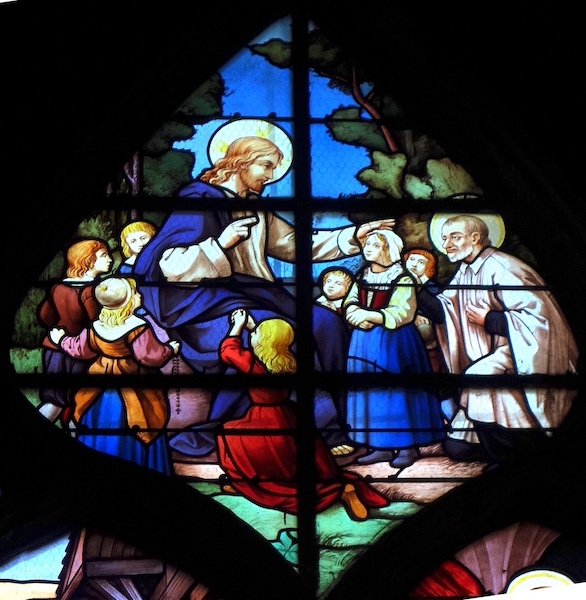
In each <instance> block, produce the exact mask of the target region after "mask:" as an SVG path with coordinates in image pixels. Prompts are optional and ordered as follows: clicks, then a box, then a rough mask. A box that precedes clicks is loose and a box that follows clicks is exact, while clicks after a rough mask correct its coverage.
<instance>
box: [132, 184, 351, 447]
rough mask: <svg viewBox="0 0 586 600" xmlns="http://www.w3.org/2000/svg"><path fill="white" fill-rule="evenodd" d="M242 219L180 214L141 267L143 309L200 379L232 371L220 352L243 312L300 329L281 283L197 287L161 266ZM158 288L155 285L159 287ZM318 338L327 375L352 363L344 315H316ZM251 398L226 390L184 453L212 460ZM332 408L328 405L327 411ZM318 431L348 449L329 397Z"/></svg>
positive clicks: (207, 191)
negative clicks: (175, 279) (229, 423)
mask: <svg viewBox="0 0 586 600" xmlns="http://www.w3.org/2000/svg"><path fill="white" fill-rule="evenodd" d="M179 196H180V197H187V198H226V197H227V195H226V194H225V193H224V192H223V191H222V189H221V188H220V187H218V186H214V185H210V184H207V183H205V182H202V181H194V182H192V183H190V184H189V185H187V186H186V187H185V188H183V190H181V191H180V192H179ZM233 220H234V218H233V216H232V214H231V213H230V212H229V211H183V210H182V211H174V212H172V213H171V214H170V215H169V216H168V217H167V219H166V221H165V222H164V223H163V224H162V225H161V227H160V228H159V230H158V231H157V232H156V234H155V235H154V236H153V238H152V239H151V240H150V242H149V243H148V244H147V245H146V246H145V247H144V248H143V250H142V251H141V252H140V254H139V255H138V257H137V260H136V263H135V265H134V276H135V277H136V279H137V282H138V284H139V289H140V292H141V294H142V298H143V306H144V307H145V309H146V310H147V312H148V313H149V314H150V315H152V316H153V317H154V319H155V320H156V321H157V322H158V323H159V324H160V325H161V327H163V328H164V329H166V330H167V331H168V332H169V335H170V336H171V337H172V338H174V339H177V340H179V341H180V342H181V354H182V356H183V358H184V359H185V361H186V362H187V363H188V364H189V365H190V366H191V367H192V368H193V369H194V370H195V371H196V372H200V373H210V374H223V373H225V372H226V371H227V366H226V365H225V364H223V363H222V361H221V360H220V359H219V355H218V348H219V347H220V343H221V341H222V339H223V338H224V336H225V334H226V330H227V326H228V325H229V321H228V317H229V315H230V313H231V312H232V311H233V310H235V309H237V308H246V309H247V310H248V311H249V312H250V313H251V315H252V316H253V317H254V319H255V320H256V322H259V321H261V320H263V319H267V318H272V317H280V318H283V319H285V320H287V321H289V322H290V323H291V324H292V325H293V327H295V300H294V297H293V296H292V295H291V294H290V293H289V292H288V291H287V290H286V289H285V288H284V287H282V286H280V285H279V284H278V283H274V282H268V281H266V280H264V279H261V278H258V277H254V276H251V275H243V274H240V273H236V274H233V275H231V276H230V277H229V278H216V279H210V280H205V281H203V282H202V283H200V284H199V285H197V286H193V287H191V286H180V285H176V284H174V283H169V282H168V281H167V280H166V279H165V277H164V275H163V274H162V272H161V269H160V267H159V261H160V259H161V257H162V255H163V253H164V252H165V250H167V249H169V248H174V247H187V246H192V245H194V244H198V243H200V242H202V241H203V240H206V239H208V238H210V237H211V238H214V239H217V238H218V236H219V235H220V234H221V232H222V231H223V230H224V229H225V228H226V227H227V226H228V225H229V224H230V223H231V222H232V221H233ZM153 284H154V285H153ZM313 323H314V326H313V328H314V339H315V342H316V355H317V361H318V365H317V367H318V368H319V369H322V370H324V371H328V372H342V371H343V370H344V368H345V364H346V352H347V346H348V339H347V337H348V333H347V330H346V328H345V325H344V323H343V322H342V320H341V319H340V318H339V315H337V314H335V313H333V312H332V311H330V310H328V309H326V308H324V307H322V306H314V308H313ZM249 404H250V402H249V399H248V396H247V395H246V393H245V392H244V391H236V390H224V391H221V392H219V393H218V395H217V396H216V398H215V399H214V401H213V403H212V407H211V410H210V414H209V416H208V420H207V422H206V423H204V424H202V425H201V426H200V425H198V426H195V427H194V428H192V429H191V430H190V431H186V432H181V433H179V434H177V435H176V436H175V437H173V438H172V439H171V440H170V444H171V446H172V447H173V448H174V449H175V450H178V451H179V452H183V453H184V454H190V455H197V456H204V455H206V454H209V453H210V452H211V451H212V450H213V449H214V448H215V439H214V431H213V429H214V427H215V426H216V425H217V424H219V423H221V422H223V421H225V420H227V419H234V418H238V417H240V416H242V415H243V414H244V412H245V410H246V409H247V408H248V407H249ZM324 404H325V406H324ZM319 406H320V410H319V412H318V413H317V414H316V421H317V424H318V426H320V427H322V428H327V429H331V430H332V431H331V435H330V436H328V434H326V438H327V439H328V443H330V444H331V445H336V444H337V443H346V442H347V439H346V437H345V436H343V435H342V434H341V432H340V423H339V422H338V416H337V415H338V411H337V409H336V407H335V406H334V401H333V399H332V398H331V397H329V399H328V401H327V402H325V403H324V402H323V396H322V397H321V398H320V402H319Z"/></svg>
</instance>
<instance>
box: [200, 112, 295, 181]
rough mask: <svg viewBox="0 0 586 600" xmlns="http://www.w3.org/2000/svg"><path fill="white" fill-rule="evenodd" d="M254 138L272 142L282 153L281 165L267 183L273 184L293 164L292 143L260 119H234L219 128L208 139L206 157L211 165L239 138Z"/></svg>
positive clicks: (286, 135) (273, 126)
mask: <svg viewBox="0 0 586 600" xmlns="http://www.w3.org/2000/svg"><path fill="white" fill-rule="evenodd" d="M248 136H256V137H260V138H264V139H268V140H270V141H271V142H273V143H274V144H275V145H276V146H277V147H278V148H279V149H280V150H281V152H282V153H283V160H282V161H281V164H280V165H279V166H278V167H277V168H276V169H275V171H274V176H273V178H272V179H271V180H270V181H268V182H267V183H275V182H276V181H279V179H282V178H283V177H285V175H287V173H288V172H289V170H290V169H291V164H292V162H293V143H292V142H291V138H290V137H289V134H288V133H287V132H286V131H284V130H283V129H281V128H280V127H277V125H274V124H273V123H270V122H269V121H264V120H262V119H235V120H234V121H230V122H229V123H226V124H225V125H222V126H221V127H219V128H218V129H217V130H216V132H215V133H214V135H212V137H211V138H210V142H209V144H208V157H209V159H210V163H211V164H212V165H213V164H215V162H216V161H217V160H218V159H219V158H223V157H224V156H225V155H226V150H227V149H228V146H229V145H230V144H231V143H232V142H233V141H234V140H236V139H238V138H241V137H248Z"/></svg>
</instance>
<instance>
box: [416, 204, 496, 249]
mask: <svg viewBox="0 0 586 600" xmlns="http://www.w3.org/2000/svg"><path fill="white" fill-rule="evenodd" d="M458 214H464V213H436V214H435V215H433V217H432V218H431V221H430V222H429V233H428V235H429V239H430V240H431V243H432V244H433V246H434V248H435V249H436V250H437V251H438V252H441V253H442V254H446V251H445V250H444V249H443V247H442V227H443V226H444V223H445V222H446V220H447V219H449V218H450V217H456V216H457V215H458ZM465 214H469V215H471V216H473V217H478V218H479V219H482V220H483V221H484V222H485V223H486V225H487V227H488V236H489V237H490V240H491V243H492V245H493V246H494V247H495V248H498V247H499V246H501V244H502V243H503V241H504V239H505V222H504V221H503V218H502V217H501V216H500V215H497V214H484V213H482V214H481V213H465Z"/></svg>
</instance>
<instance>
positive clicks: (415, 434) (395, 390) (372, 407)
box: [344, 230, 445, 468]
mask: <svg viewBox="0 0 586 600" xmlns="http://www.w3.org/2000/svg"><path fill="white" fill-rule="evenodd" d="M402 249H403V240H402V239H401V238H400V237H399V236H398V235H397V234H396V233H394V232H392V231H390V230H378V231H373V232H371V233H370V234H368V235H367V236H366V238H365V240H364V244H363V249H362V254H363V256H364V259H365V260H366V262H367V264H366V266H365V267H363V269H362V270H361V271H360V272H359V273H358V275H357V277H356V281H355V282H354V283H353V285H352V287H351V289H350V292H349V293H348V296H347V297H346V299H345V301H344V315H345V318H346V320H347V321H348V323H349V324H350V325H351V326H352V335H351V339H350V348H349V352H348V362H347V371H348V373H377V372H378V373H382V372H387V373H408V374H414V373H429V372H430V371H431V368H430V364H429V360H428V357H427V353H426V351H425V346H424V344H423V342H422V340H421V336H420V335H419V333H418V332H417V329H416V327H415V325H414V323H413V320H414V318H415V313H416V309H417V297H416V286H415V281H414V279H413V278H412V276H411V274H410V273H409V272H408V271H407V270H406V269H405V267H404V265H403V262H402V260H401V251H402ZM346 408H347V413H346V414H347V420H348V424H349V426H350V428H351V429H350V437H351V439H352V440H353V441H354V442H356V443H357V444H360V445H363V446H365V447H366V448H367V450H368V453H367V454H366V455H363V456H361V457H359V458H358V459H357V460H356V461H355V462H356V463H357V464H371V463H375V462H382V461H385V462H390V463H391V466H393V467H399V468H401V467H406V466H409V465H411V464H412V463H413V462H415V460H416V459H417V457H418V447H420V446H426V445H429V444H433V443H436V442H439V441H441V440H442V439H443V438H444V436H445V434H444V424H443V419H442V416H441V412H440V404H439V400H438V398H437V397H435V396H434V395H433V394H431V393H430V392H429V391H427V390H425V389H417V388H413V387H385V388H381V387H375V388H362V389H352V390H349V391H348V395H347V407H346Z"/></svg>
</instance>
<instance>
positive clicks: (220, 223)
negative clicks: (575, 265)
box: [11, 16, 579, 597]
mask: <svg viewBox="0 0 586 600" xmlns="http://www.w3.org/2000/svg"><path fill="white" fill-rule="evenodd" d="M194 88H195V89H194V91H193V93H192V94H191V95H189V97H187V98H186V99H185V100H184V102H183V103H181V104H180V105H179V106H178V107H177V108H176V109H175V110H174V111H173V113H172V114H170V115H169V118H168V119H167V120H166V121H165V122H163V123H162V124H161V125H160V126H159V128H158V129H157V130H156V131H154V132H153V134H152V135H151V136H150V138H149V139H148V140H147V141H146V142H145V143H143V144H142V145H141V147H140V148H137V150H136V152H135V153H134V154H133V156H132V158H131V159H130V160H129V161H128V162H127V163H126V164H124V165H121V167H120V170H119V173H118V174H117V176H116V177H113V178H112V180H111V181H110V183H109V184H108V186H107V187H106V189H105V190H104V195H103V206H99V207H97V208H96V209H88V214H87V217H86V218H85V219H84V220H83V222H81V223H80V224H79V227H78V229H77V231H74V232H72V234H71V236H70V237H69V240H68V242H67V244H66V246H65V247H64V249H63V252H60V253H59V254H58V255H57V256H56V257H55V259H54V260H53V261H52V262H51V264H49V265H47V268H46V269H45V271H44V272H43V274H42V275H41V276H40V278H39V280H38V281H37V282H35V283H34V285H32V286H31V289H30V291H29V293H28V295H27V298H26V299H25V300H24V302H23V304H22V306H21V308H20V310H19V312H18V314H17V315H16V316H15V318H14V330H15V333H14V345H13V348H12V353H11V362H12V365H13V366H14V369H15V371H16V372H17V374H18V375H19V376H21V379H20V380H19V381H21V382H22V385H21V391H22V393H23V395H24V396H25V397H26V398H27V399H28V400H29V401H30V403H31V404H32V405H34V406H35V407H37V408H38V410H39V412H40V413H41V414H42V415H44V416H45V417H46V418H48V419H49V420H50V421H52V422H54V423H55V425H56V426H57V427H60V428H61V429H63V435H65V436H69V437H71V438H73V439H74V440H75V441H76V443H78V444H82V445H84V446H86V447H89V448H90V449H93V450H97V451H98V452H100V453H103V454H107V455H110V456H114V457H116V458H119V459H122V460H123V461H127V462H130V463H133V464H136V465H139V466H140V467H141V468H144V469H150V470H152V471H156V472H158V473H161V474H163V475H165V476H168V477H170V478H174V479H178V480H181V481H182V482H184V483H185V485H186V486H187V487H189V488H190V489H191V490H195V491H196V492H197V493H198V494H201V495H202V496H204V497H205V498H206V501H207V499H211V500H210V502H215V503H218V504H219V505H221V506H223V507H226V508H227V509H228V510H229V511H230V512H231V513H233V515H234V516H235V517H236V518H237V519H240V520H241V521H243V522H245V523H247V524H248V525H249V526H251V527H252V528H253V529H254V530H255V531H256V532H257V533H258V534H259V535H260V536H261V538H262V539H263V540H265V541H266V544H267V548H271V549H274V550H276V552H277V553H278V554H279V555H280V557H282V559H283V560H284V561H286V562H287V563H289V564H290V565H291V567H292V568H293V570H294V571H295V572H296V573H298V574H299V575H300V576H301V578H302V580H303V581H304V582H305V583H306V584H307V585H308V586H309V588H310V589H311V590H312V592H314V593H315V595H316V597H327V596H328V595H330V594H332V593H334V590H335V588H336V584H337V582H338V581H339V580H340V578H341V577H343V576H345V575H346V574H347V573H348V572H349V571H350V570H351V569H352V568H353V567H355V566H356V564H357V563H358V562H359V559H360V557H361V556H363V555H364V554H365V552H366V551H367V550H368V549H369V548H370V547H372V546H373V545H375V544H376V543H378V542H380V541H381V540H388V539H390V537H391V536H392V535H393V531H394V530H395V528H397V527H398V526H399V525H401V524H404V523H407V522H408V521H409V520H410V519H411V518H412V517H414V516H415V515H416V514H418V513H419V512H420V511H422V510H423V509H424V508H426V507H427V506H429V505H432V504H433V503H435V502H436V501H439V500H440V499H442V498H443V497H444V496H445V495H446V494H448V492H451V491H452V490H456V489H457V488H459V487H461V486H463V485H464V484H466V483H467V482H468V483H469V482H470V481H471V480H474V479H476V478H478V477H480V476H481V475H483V474H485V473H486V472H490V471H492V470H493V469H496V468H498V467H499V466H502V465H503V464H505V465H506V464H509V463H511V462H514V461H516V460H520V459H526V458H530V457H531V456H532V455H533V454H534V453H535V452H537V451H539V450H540V449H541V448H542V446H544V445H545V444H547V443H548V442H549V440H550V439H551V438H552V437H554V434H555V431H556V429H557V428H558V427H559V426H560V425H562V424H563V423H564V420H565V418H566V416H567V415H568V413H569V411H570V409H571V407H572V401H573V399H574V398H575V396H576V393H577V392H576V387H577V386H576V383H575V380H574V378H573V377H572V376H574V375H576V373H577V367H578V359H579V355H578V349H577V345H576V343H575V340H574V336H573V334H572V329H571V327H570V325H569V323H568V321H567V319H566V317H565V315H564V311H563V310H562V308H561V307H560V305H559V303H558V301H557V300H556V291H555V290H552V289H551V288H550V287H549V286H548V283H547V281H545V280H544V279H543V278H542V276H541V275H540V269H539V264H537V261H536V260H535V259H534V257H533V255H532V254H531V252H530V250H529V249H528V248H527V247H526V245H525V240H523V239H520V236H519V235H518V234H517V232H516V231H515V230H514V228H513V229H512V228H510V227H509V226H508V222H507V218H506V216H507V215H506V214H502V213H506V211H501V212H496V211H495V209H494V207H492V206H491V203H490V202H488V201H487V200H486V199H485V195H484V190H483V189H482V187H481V186H480V184H479V183H478V182H477V181H475V179H474V177H473V176H472V175H471V174H470V173H469V172H468V170H467V167H466V165H465V164H461V162H460V161H459V160H456V159H454V158H453V157H452V156H451V155H450V153H449V152H448V151H447V150H446V149H445V148H443V147H442V145H441V143H440V142H439V141H437V140H435V139H433V138H432V137H431V136H430V135H428V134H427V133H426V132H424V131H420V130H419V127H418V126H417V123H415V122H414V120H413V117H412V116H411V115H410V114H409V112H408V110H407V109H406V108H404V107H403V106H402V103H401V102H400V101H399V99H398V98H399V96H400V94H399V93H398V92H397V98H396V97H395V95H394V94H393V93H392V92H391V93H390V92H389V91H388V90H386V89H382V88H381V87H380V86H378V85H377V83H376V78H375V77H372V76H371V75H370V74H369V71H368V70H367V69H365V68H364V67H363V66H362V65H359V64H357V63H356V62H355V61H354V60H353V59H352V58H351V57H350V56H348V55H346V54H345V52H344V49H343V48H342V47H340V46H339V45H337V44H336V42H335V41H334V40H333V39H332V38H330V36H329V35H327V34H326V33H325V32H324V31H322V29H320V28H319V27H318V26H317V25H316V24H315V23H313V22H311V21H306V20H305V19H301V18H297V17H295V18H292V17H290V16H286V17H284V18H282V19H280V20H278V21H276V22H275V23H273V24H272V25H271V26H269V27H268V28H267V29H265V30H264V31H263V32H262V33H260V34H259V35H258V36H256V37H255V38H254V39H252V40H251V41H250V42H249V43H248V44H247V45H246V47H245V48H243V49H242V50H241V51H240V52H238V53H237V54H236V55H235V56H234V57H233V58H231V59H230V60H229V61H228V62H227V63H226V64H225V65H224V66H222V67H221V68H220V69H219V70H218V71H217V72H216V73H214V74H213V75H211V76H210V77H208V78H207V79H206V80H205V81H203V82H201V81H197V82H194ZM40 374H42V376H39V375H40ZM554 379H555V382H554V383H552V381H553V380H554ZM198 497H199V495H198ZM116 544H117V542H116V540H113V539H112V538H111V537H109V536H107V535H105V534H102V532H99V531H94V530H92V529H91V527H90V528H89V529H86V528H81V529H80V530H79V531H76V532H74V533H73V534H72V535H71V536H70V539H69V541H68V544H67V547H66V550H65V559H64V560H65V563H64V564H65V569H64V571H63V572H62V573H61V580H60V585H61V586H62V587H61V588H60V590H61V592H62V593H66V592H68V591H69V592H70V593H73V592H75V589H74V586H76V585H79V581H78V580H77V579H75V577H73V576H72V574H75V571H74V570H73V571H72V569H73V568H74V567H75V566H78V567H79V564H78V563H79V561H81V563H82V564H86V566H88V568H89V565H91V564H92V561H94V560H96V558H98V559H104V558H112V556H111V554H105V553H104V552H103V549H104V547H106V546H107V547H108V549H110V548H111V546H115V547H116ZM118 549H119V551H120V553H121V555H131V554H132V555H133V557H138V558H139V560H140V561H142V562H143V563H145V560H146V559H144V556H145V554H144V553H143V551H142V550H137V549H136V548H135V547H134V546H133V545H122V546H121V547H120V548H118ZM116 556H118V555H116ZM147 556H148V559H149V560H152V563H148V565H151V567H152V569H153V571H152V572H149V571H148V569H147V570H145V571H144V572H143V573H142V574H143V575H144V576H145V578H146V577H147V576H149V575H153V574H155V573H157V574H160V572H161V569H163V567H162V566H161V565H160V564H159V563H158V562H157V559H155V558H152V559H151V556H150V554H147ZM76 561H78V563H76ZM147 562H148V561H147ZM117 568H118V569H120V568H121V567H120V565H117ZM131 568H134V567H129V569H131ZM172 569H174V571H173V572H174V573H175V572H177V573H179V574H181V575H180V577H179V576H178V577H179V578H180V579H181V581H182V584H183V586H184V587H182V588H181V589H183V590H184V592H183V593H192V592H193V590H194V589H195V588H196V586H204V584H205V581H206V580H205V574H204V576H203V577H202V581H201V582H200V581H197V580H194V579H190V578H189V576H187V575H184V574H182V572H181V570H180V569H179V568H178V567H177V568H176V567H172ZM116 574H117V576H120V575H125V574H126V575H129V573H124V572H123V571H122V572H120V571H116ZM105 579H108V578H107V577H105ZM156 583H157V585H158V584H159V581H157V582H156ZM94 584H95V582H94V583H93V584H92V585H94ZM99 585H102V586H103V587H107V586H106V585H105V584H104V582H103V581H102V582H101V583H100V584H99ZM108 585H118V583H112V582H108ZM145 585H146V584H145ZM152 587H153V589H154V588H156V587H157V586H156V585H153V586H152ZM204 587H205V586H204ZM157 589H158V588H157ZM203 589H204V588H203V587H201V588H200V591H201V590H203ZM206 589H207V588H206ZM201 593H202V594H204V593H208V592H207V591H206V592H204V591H201ZM211 593H213V592H211ZM202 597H204V596H202ZM205 597H207V596H205Z"/></svg>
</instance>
